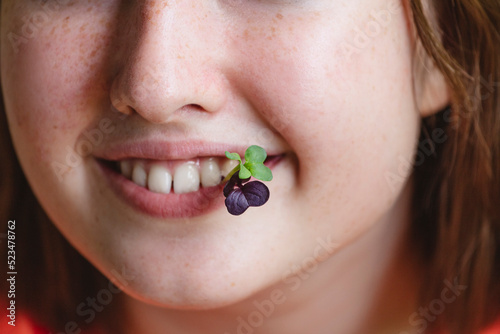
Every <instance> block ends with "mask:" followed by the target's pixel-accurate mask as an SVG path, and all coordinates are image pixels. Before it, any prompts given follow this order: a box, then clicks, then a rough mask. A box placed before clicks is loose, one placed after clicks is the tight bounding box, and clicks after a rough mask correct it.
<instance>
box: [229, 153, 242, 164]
mask: <svg viewBox="0 0 500 334" xmlns="http://www.w3.org/2000/svg"><path fill="white" fill-rule="evenodd" d="M226 157H227V158H228V159H231V160H238V161H239V162H241V158H240V155H239V154H238V153H229V152H228V151H226Z"/></svg>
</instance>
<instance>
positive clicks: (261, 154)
mask: <svg viewBox="0 0 500 334" xmlns="http://www.w3.org/2000/svg"><path fill="white" fill-rule="evenodd" d="M266 158H267V153H266V151H265V150H264V149H263V148H262V147H260V146H257V145H252V146H250V147H249V148H247V150H246V151H245V162H253V163H263V162H264V161H265V160H266Z"/></svg>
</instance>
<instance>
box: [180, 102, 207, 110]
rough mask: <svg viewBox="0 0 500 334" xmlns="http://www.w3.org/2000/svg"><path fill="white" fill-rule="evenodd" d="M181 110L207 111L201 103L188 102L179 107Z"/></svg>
mask: <svg viewBox="0 0 500 334" xmlns="http://www.w3.org/2000/svg"><path fill="white" fill-rule="evenodd" d="M179 110H180V111H197V112H199V111H202V112H203V111H207V110H206V109H205V108H203V107H202V106H200V105H199V104H187V105H185V106H183V107H182V108H180V109H179Z"/></svg>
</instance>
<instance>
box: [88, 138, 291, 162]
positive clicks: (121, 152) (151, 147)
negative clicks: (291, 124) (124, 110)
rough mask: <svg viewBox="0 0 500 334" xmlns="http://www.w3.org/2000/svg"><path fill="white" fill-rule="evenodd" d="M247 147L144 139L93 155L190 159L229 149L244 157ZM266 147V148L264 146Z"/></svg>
mask: <svg viewBox="0 0 500 334" xmlns="http://www.w3.org/2000/svg"><path fill="white" fill-rule="evenodd" d="M247 147H248V146H242V145H236V144H228V143H216V142H207V141H162V140H142V141H124V142H118V143H114V144H106V145H100V146H99V147H97V148H96V149H95V150H94V152H93V155H94V156H95V157H97V158H100V159H103V160H110V161H119V160H127V159H144V160H146V159H148V160H189V159H195V158H198V157H217V156H225V151H229V152H236V153H238V154H239V155H240V156H241V157H242V158H243V156H244V153H245V150H246V149H247ZM264 149H266V148H265V147H264ZM282 153H283V152H277V151H269V152H268V156H275V155H280V154H282Z"/></svg>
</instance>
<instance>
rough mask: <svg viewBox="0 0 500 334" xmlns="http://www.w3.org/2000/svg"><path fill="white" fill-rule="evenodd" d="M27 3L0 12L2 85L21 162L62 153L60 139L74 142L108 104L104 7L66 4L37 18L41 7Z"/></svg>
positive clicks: (107, 15) (48, 158)
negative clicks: (102, 8)
mask: <svg viewBox="0 0 500 334" xmlns="http://www.w3.org/2000/svg"><path fill="white" fill-rule="evenodd" d="M32 6H35V5H25V6H20V7H19V8H17V7H16V6H13V7H14V8H10V12H9V13H8V16H7V15H4V17H2V32H3V33H2V59H1V61H2V63H1V68H2V87H3V92H4V97H5V105H6V110H7V115H8V119H9V124H10V128H11V130H12V135H13V138H14V141H15V145H16V147H17V148H18V150H17V151H18V152H20V153H21V154H22V156H21V157H20V158H21V160H26V161H25V163H23V165H25V166H26V165H28V164H32V163H37V164H39V165H40V162H50V161H54V160H57V161H60V160H61V159H60V158H61V156H64V155H65V154H66V153H67V152H66V149H65V147H66V146H68V145H69V146H70V147H73V146H74V144H75V142H76V139H77V138H76V136H77V134H79V133H81V130H82V129H84V128H86V127H89V126H91V125H92V122H93V120H94V119H95V117H96V115H97V114H98V113H99V112H102V110H101V111H99V110H98V109H99V108H101V109H102V106H103V105H106V104H103V103H102V101H103V100H104V99H109V97H108V96H107V93H106V91H107V87H108V86H109V84H108V80H107V75H106V71H109V69H107V70H105V69H106V68H107V67H106V63H107V61H108V60H107V59H106V57H105V55H106V54H107V51H106V50H107V48H108V47H110V40H111V32H109V31H108V30H107V29H106V27H107V26H109V24H110V21H111V20H112V16H111V15H110V13H109V12H106V11H105V10H104V11H101V12H100V13H97V12H96V13H93V14H92V16H89V15H88V14H86V16H84V15H83V14H79V13H81V11H83V10H84V9H85V10H86V11H84V12H85V13H88V12H89V11H94V10H96V8H94V6H91V5H89V6H88V7H86V8H74V9H71V7H68V8H60V9H59V11H57V12H52V13H49V14H50V15H49V14H46V15H47V16H42V17H47V18H48V19H47V20H38V21H37V20H36V19H35V18H36V17H37V16H36V15H40V12H41V11H40V10H35V8H32ZM89 17H92V20H89ZM27 22H28V23H27ZM108 104H109V102H108ZM99 106H100V107H99ZM20 146H21V147H22V149H19V147H20ZM28 158H29V160H28ZM41 165H42V169H43V166H48V167H50V164H49V163H48V164H41Z"/></svg>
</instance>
